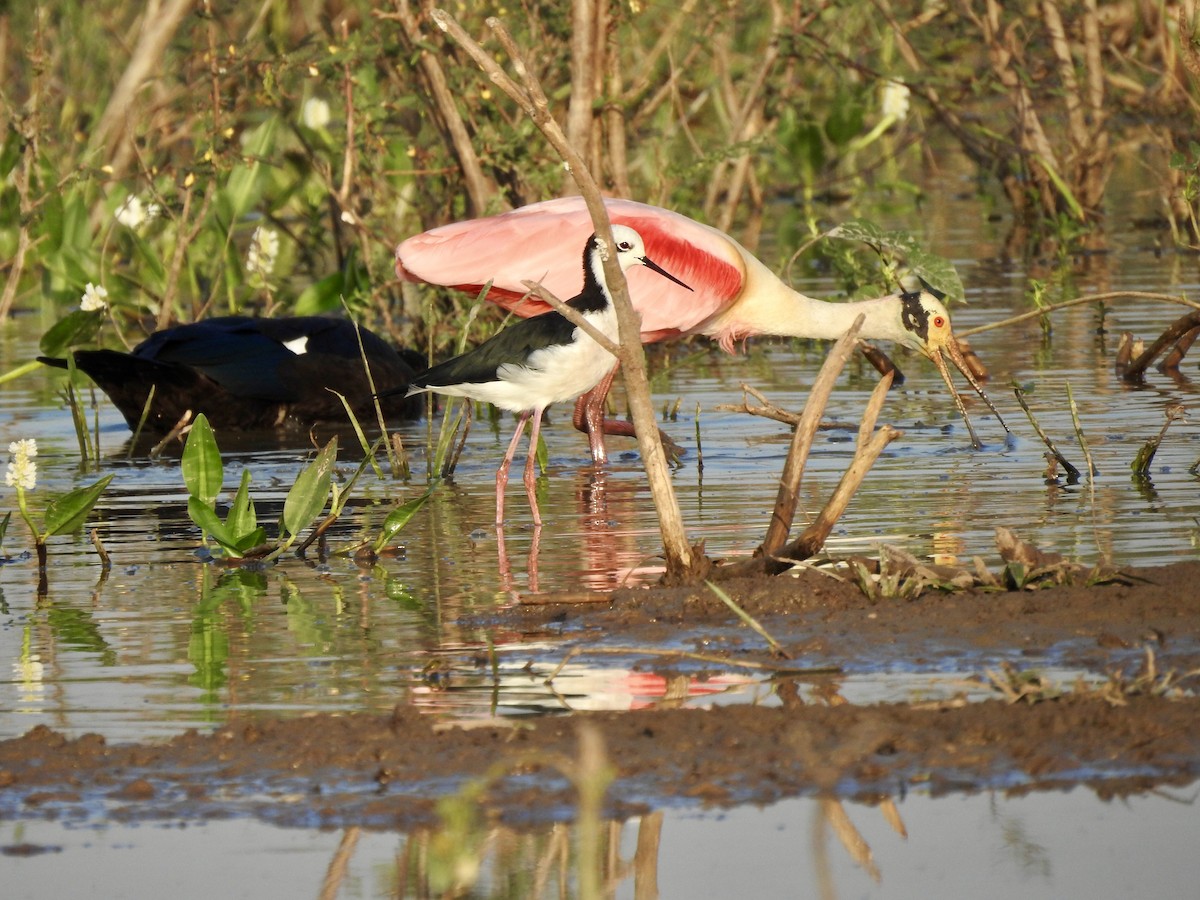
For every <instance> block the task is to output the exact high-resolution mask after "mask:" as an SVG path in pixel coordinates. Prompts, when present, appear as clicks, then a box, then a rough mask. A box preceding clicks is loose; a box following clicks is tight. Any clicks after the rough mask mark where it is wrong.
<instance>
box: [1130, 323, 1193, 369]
mask: <svg viewBox="0 0 1200 900" xmlns="http://www.w3.org/2000/svg"><path fill="white" fill-rule="evenodd" d="M1196 329H1200V310H1197V311H1196V312H1190V313H1188V314H1187V315H1186V316H1182V317H1181V318H1179V319H1176V320H1175V321H1174V322H1173V323H1171V325H1170V326H1168V327H1167V328H1166V330H1164V331H1163V333H1162V334H1161V335H1159V336H1158V340H1156V341H1155V342H1154V343H1153V344H1151V345H1150V346H1149V347H1147V348H1146V349H1145V350H1144V351H1142V353H1141V354H1140V355H1139V356H1138V358H1137V359H1135V360H1134V361H1133V362H1131V363H1130V364H1129V365H1128V366H1127V367H1126V368H1125V371H1123V372H1122V373H1121V377H1122V378H1124V379H1125V380H1126V381H1141V380H1142V376H1143V375H1145V374H1146V369H1147V368H1149V366H1150V363H1152V362H1154V360H1156V359H1157V358H1158V357H1159V356H1160V355H1161V354H1162V353H1163V351H1165V350H1166V349H1167V348H1168V347H1170V346H1171V345H1172V344H1175V343H1176V342H1177V341H1179V342H1181V341H1183V340H1187V338H1188V336H1189V334H1191V333H1192V332H1193V331H1195V330H1196ZM1195 339H1196V338H1195V335H1194V334H1193V335H1191V340H1188V341H1187V346H1189V347H1190V346H1191V342H1192V341H1194V340H1195ZM1184 352H1186V347H1185V350H1184ZM1180 356H1182V354H1180ZM1175 365H1179V360H1178V359H1176V360H1175Z"/></svg>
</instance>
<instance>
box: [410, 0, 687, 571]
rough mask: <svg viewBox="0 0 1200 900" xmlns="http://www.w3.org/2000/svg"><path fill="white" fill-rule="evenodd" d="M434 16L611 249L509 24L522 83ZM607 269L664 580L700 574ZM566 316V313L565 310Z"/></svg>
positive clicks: (613, 259)
mask: <svg viewBox="0 0 1200 900" xmlns="http://www.w3.org/2000/svg"><path fill="white" fill-rule="evenodd" d="M431 15H432V17H433V20H434V22H435V23H436V24H437V25H438V27H440V28H442V29H443V30H444V31H446V32H447V33H448V34H449V35H450V36H451V37H452V38H453V39H454V40H455V41H456V42H457V43H458V44H459V45H460V46H461V47H462V48H463V49H464V50H466V51H467V53H468V54H470V56H471V58H472V59H474V60H475V62H476V64H478V65H479V67H480V68H481V69H483V71H484V72H485V73H486V74H487V75H488V77H489V78H490V79H491V80H492V82H493V83H494V84H495V85H496V86H497V87H499V88H500V89H501V90H502V91H504V93H505V94H507V95H508V96H509V97H510V98H511V99H512V100H513V101H514V102H515V103H516V104H517V105H518V106H520V107H521V109H522V110H523V111H524V112H525V114H526V115H527V116H528V117H529V118H530V120H531V121H532V122H533V123H534V124H535V125H536V126H537V127H538V129H539V130H540V131H541V132H542V134H543V135H544V136H545V138H546V140H547V141H548V142H549V143H550V144H551V146H553V147H554V149H555V150H556V151H557V152H558V154H559V156H561V157H562V159H563V161H564V162H565V163H566V164H567V168H568V170H569V171H570V173H571V176H572V177H573V178H574V179H575V183H576V185H577V186H578V187H579V190H580V193H581V194H582V195H583V198H584V200H585V202H586V203H587V206H588V211H589V212H590V213H591V216H592V223H593V225H594V227H595V230H596V233H597V234H599V235H600V236H601V237H602V238H604V239H605V240H606V241H608V245H609V246H610V247H611V246H614V242H613V236H612V224H611V223H610V222H609V220H608V212H607V210H606V209H605V207H604V201H603V199H602V198H601V196H600V189H599V187H598V186H597V184H596V181H595V179H594V178H593V177H592V174H591V172H590V171H589V170H588V168H587V166H586V165H585V164H584V162H583V160H582V159H581V158H580V156H579V154H578V153H577V152H576V151H575V149H574V148H573V147H572V146H571V144H570V142H569V141H568V140H567V137H566V135H565V134H564V133H563V130H562V128H561V127H560V126H559V124H558V122H556V121H555V119H554V117H553V116H552V115H551V114H550V104H549V101H548V100H547V99H546V95H545V93H544V91H543V90H542V86H541V84H540V83H539V82H538V80H537V78H536V77H535V76H534V75H533V74H532V72H531V71H530V70H529V67H528V66H527V65H526V62H525V58H524V55H523V54H522V53H521V51H520V49H519V48H518V47H517V45H516V42H515V41H514V40H513V38H512V35H510V34H509V32H508V29H506V28H505V27H504V24H503V23H502V22H501V21H500V20H499V19H497V18H494V17H493V18H489V19H488V20H487V24H488V27H489V28H490V29H491V30H492V32H493V34H495V36H496V38H497V39H498V40H499V41H500V44H501V46H502V47H503V48H504V51H505V53H506V54H507V55H508V58H509V60H510V62H511V64H512V66H513V69H514V70H515V71H516V73H517V76H518V78H520V80H521V84H520V85H518V84H517V83H516V82H515V81H514V80H513V79H512V78H510V77H509V76H508V74H507V73H506V72H505V71H504V70H503V69H502V68H501V67H500V66H499V64H498V63H497V62H496V61H495V59H493V58H492V56H491V54H489V53H487V52H486V51H485V50H484V49H483V48H482V47H481V46H480V45H479V44H478V43H477V42H476V41H475V40H474V39H473V38H471V36H470V35H468V34H467V33H466V31H464V30H463V28H462V26H461V25H459V23H458V22H457V20H455V18H454V17H453V16H451V15H450V14H449V13H448V12H446V11H445V10H441V9H438V10H434V11H433V12H432V13H431ZM604 274H605V280H606V281H607V283H608V287H609V293H610V294H611V295H612V300H613V304H614V305H615V307H616V312H617V323H618V329H619V334H620V335H621V346H620V351H619V359H620V360H621V367H622V370H623V371H624V374H625V384H626V390H627V392H628V397H629V406H630V411H631V412H632V413H633V425H634V429H635V431H636V432H637V439H638V449H639V451H640V452H641V456H642V464H643V466H644V467H645V469H646V477H647V479H648V481H649V483H650V493H651V496H652V497H653V498H654V506H655V509H656V511H657V513H658V521H659V531H660V533H661V534H662V539H663V551H664V556H665V558H666V567H667V573H666V576H665V578H666V580H667V581H668V582H679V581H690V580H694V579H696V578H702V577H703V576H704V575H705V574H706V570H707V568H708V563H707V560H705V559H704V557H703V555H702V554H700V553H698V552H696V551H695V550H694V549H693V548H692V547H691V546H690V545H689V544H688V542H687V537H686V534H685V532H684V530H683V516H682V514H681V512H680V510H679V502H678V500H677V499H676V497H675V488H674V485H673V484H672V483H671V477H670V472H669V470H668V465H667V458H666V453H665V452H664V451H663V445H662V442H661V440H660V439H659V435H658V425H657V422H656V420H655V414H654V407H653V405H652V403H651V400H650V388H649V383H648V381H647V378H646V355H645V353H644V352H643V350H642V341H641V328H640V324H639V320H638V316H637V313H635V312H634V309H633V305H632V303H631V302H630V300H629V287H628V285H627V284H626V282H625V275H624V273H623V272H622V271H621V267H620V264H619V263H618V262H617V256H616V254H615V253H610V254H609V255H608V257H607V258H606V259H605V260H604ZM564 309H566V307H563V308H562V309H560V312H562V311H563V310H564ZM568 312H572V313H573V312H574V311H573V310H568ZM564 315H567V313H566V312H564ZM567 318H568V319H570V320H571V321H572V322H574V323H575V324H577V325H578V324H580V323H581V322H582V321H583V320H582V317H575V316H572V315H567Z"/></svg>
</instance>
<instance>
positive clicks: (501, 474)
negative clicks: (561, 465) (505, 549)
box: [496, 412, 529, 525]
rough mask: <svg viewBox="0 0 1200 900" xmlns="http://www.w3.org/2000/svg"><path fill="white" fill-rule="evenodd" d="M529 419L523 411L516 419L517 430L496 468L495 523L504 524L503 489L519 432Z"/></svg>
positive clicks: (519, 441)
mask: <svg viewBox="0 0 1200 900" xmlns="http://www.w3.org/2000/svg"><path fill="white" fill-rule="evenodd" d="M528 421H529V413H527V412H523V413H521V415H520V418H518V419H517V430H516V431H515V432H513V436H512V440H511V441H509V444H508V452H507V453H505V454H504V462H502V463H500V468H499V469H497V470H496V524H497V525H503V524H504V489H505V488H506V487H508V469H509V466H511V465H512V461H513V456H514V455H516V452H517V444H519V443H521V433H522V432H523V431H524V430H525V423H526V422H528Z"/></svg>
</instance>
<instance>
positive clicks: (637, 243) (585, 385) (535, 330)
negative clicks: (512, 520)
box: [408, 225, 686, 525]
mask: <svg viewBox="0 0 1200 900" xmlns="http://www.w3.org/2000/svg"><path fill="white" fill-rule="evenodd" d="M613 238H614V239H615V240H616V245H617V260H618V262H619V263H620V264H621V269H622V270H623V271H626V272H627V271H629V270H630V269H631V268H632V267H634V266H641V267H644V268H645V269H647V270H649V271H651V272H655V273H657V274H658V275H659V276H663V277H665V278H666V279H668V281H669V282H674V283H675V284H676V285H680V286H681V289H686V285H683V283H682V282H680V281H679V280H678V279H677V278H675V276H674V275H671V274H670V273H669V272H667V271H666V270H665V269H663V268H661V267H660V266H659V265H658V264H657V263H656V262H654V261H653V260H652V259H650V258H649V257H648V256H647V255H646V249H645V245H644V244H643V242H642V238H641V235H639V234H638V233H637V232H636V231H635V230H633V229H632V228H628V227H626V226H622V225H616V226H613ZM580 243H582V244H584V251H583V289H582V290H581V291H579V292H578V293H577V294H576V296H574V297H573V298H572V299H570V300H568V301H567V304H568V305H569V306H571V307H572V308H574V309H575V310H577V311H578V312H579V313H580V314H581V315H582V316H583V317H584V319H586V320H587V321H588V322H589V323H590V324H591V325H594V326H595V327H596V328H597V329H598V330H599V331H600V332H601V333H603V334H604V335H606V336H607V337H609V338H611V339H613V340H616V338H617V316H616V310H615V309H614V308H613V304H612V297H611V296H610V295H609V292H608V285H607V283H606V282H605V279H604V262H603V256H602V253H601V250H602V245H601V241H600V239H599V238H597V237H596V235H594V234H593V235H591V237H588V238H586V243H585V242H584V241H581V242H580ZM577 253H578V250H577V249H576V251H574V252H573V253H572V255H573V256H575V258H576V260H578V255H577ZM575 265H576V266H577V267H578V265H579V263H578V261H577V262H576V263H575ZM660 280H662V279H661V278H660ZM663 283H664V284H665V283H668V282H663ZM613 365H614V360H613V357H612V355H611V354H610V353H609V352H608V351H607V350H605V349H604V348H603V347H601V346H600V345H599V344H597V343H596V342H595V341H594V340H592V339H591V338H590V337H588V336H587V334H585V333H584V331H583V329H581V328H578V327H577V326H575V325H573V324H572V323H571V322H570V321H569V320H568V319H567V318H566V317H565V316H563V315H562V314H561V313H558V312H554V311H551V312H547V313H542V314H541V315H538V316H534V317H533V318H531V319H525V320H524V321H522V322H518V323H517V324H515V325H512V326H510V327H509V328H506V329H504V330H503V331H501V332H499V333H498V334H496V335H495V336H494V337H492V338H490V339H489V340H487V341H484V342H483V343H482V344H480V345H479V346H478V347H476V348H475V349H474V350H471V351H470V352H468V353H464V354H463V355H462V356H457V357H455V358H454V359H451V360H447V361H446V362H444V363H441V364H440V365H436V366H434V367H433V368H431V369H429V370H427V371H426V372H424V373H422V374H421V375H419V376H418V377H417V378H415V379H414V380H413V383H412V386H411V387H410V388H409V390H408V394H409V396H412V395H414V394H418V393H421V392H422V391H434V392H436V393H439V394H448V395H450V396H454V397H469V398H471V399H472V400H482V401H486V402H488V403H493V404H495V405H496V406H499V407H500V408H501V409H506V410H510V411H511V412H515V413H519V414H520V418H519V420H518V422H517V428H516V431H515V432H514V434H513V437H512V441H511V442H510V443H509V445H508V451H507V452H506V453H505V455H504V461H503V462H502V463H501V464H500V469H499V470H498V471H497V472H496V524H497V525H502V524H503V523H504V488H505V486H506V485H507V484H508V470H509V467H510V466H511V465H512V460H513V456H514V454H515V453H516V450H517V444H518V443H520V440H521V434H522V432H524V430H525V423H526V422H528V421H530V420H532V421H533V427H532V429H531V430H530V435H529V454H528V456H527V457H526V460H525V490H526V493H527V494H528V495H529V505H530V507H531V508H532V510H533V521H534V524H536V525H540V524H541V523H542V520H541V514H540V512H539V511H538V506H537V499H536V498H535V497H534V493H533V487H534V478H535V460H534V457H535V454H536V453H537V443H538V434H539V431H540V428H541V421H542V412H543V411H544V410H545V409H546V407H547V406H549V405H550V404H551V403H557V402H561V401H564V400H572V399H574V398H575V397H578V396H579V395H580V394H582V393H584V392H585V391H588V390H591V389H592V388H594V387H595V386H596V385H597V384H599V383H600V381H601V380H602V379H603V378H604V377H605V376H606V375H607V374H608V373H609V372H610V371H612V368H613Z"/></svg>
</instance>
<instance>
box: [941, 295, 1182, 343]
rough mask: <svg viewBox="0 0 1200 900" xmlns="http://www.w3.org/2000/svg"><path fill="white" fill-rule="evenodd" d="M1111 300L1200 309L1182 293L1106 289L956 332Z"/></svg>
mask: <svg viewBox="0 0 1200 900" xmlns="http://www.w3.org/2000/svg"><path fill="white" fill-rule="evenodd" d="M1109 300H1159V301H1162V302H1164V303H1177V304H1179V305H1180V306H1190V307H1191V308H1192V309H1200V303H1197V302H1196V301H1195V300H1189V299H1187V297H1184V296H1182V295H1180V294H1157V293H1154V292H1152V291H1106V292H1105V293H1103V294H1088V295H1087V296H1084V297H1075V298H1074V299H1072V300H1064V301H1063V302H1062V303H1053V304H1051V305H1050V306H1043V307H1041V308H1040V309H1031V310H1030V311H1029V312H1024V313H1021V314H1019V315H1016V316H1010V317H1009V318H1007V319H1001V320H1000V321H998V322H989V323H988V324H987V325H979V326H977V327H975V328H968V329H966V330H965V331H956V332H955V334H956V335H957V336H958V338H959V339H960V340H961V339H962V338H967V337H971V336H973V335H976V334H981V333H982V332H985V331H991V330H992V329H994V328H1004V327H1006V326H1008V325H1016V324H1018V323H1020V322H1026V321H1028V320H1029V319H1037V318H1040V317H1041V316H1044V315H1046V313H1051V312H1056V311H1058V310H1060V309H1066V308H1067V307H1069V306H1079V305H1080V304H1083V303H1106V302H1108V301H1109Z"/></svg>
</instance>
